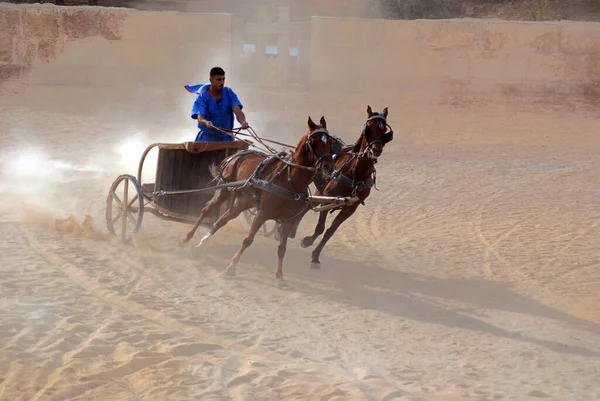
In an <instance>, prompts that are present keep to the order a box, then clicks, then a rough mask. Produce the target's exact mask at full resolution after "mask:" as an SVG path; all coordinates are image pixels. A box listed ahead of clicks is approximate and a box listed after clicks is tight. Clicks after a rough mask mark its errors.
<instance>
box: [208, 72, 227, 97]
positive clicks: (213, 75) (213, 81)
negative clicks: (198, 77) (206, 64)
mask: <svg viewBox="0 0 600 401" xmlns="http://www.w3.org/2000/svg"><path fill="white" fill-rule="evenodd" d="M210 85H211V87H212V88H213V89H215V90H217V91H221V90H223V87H224V86H225V71H224V70H223V69H222V68H221V67H213V68H211V69H210Z"/></svg>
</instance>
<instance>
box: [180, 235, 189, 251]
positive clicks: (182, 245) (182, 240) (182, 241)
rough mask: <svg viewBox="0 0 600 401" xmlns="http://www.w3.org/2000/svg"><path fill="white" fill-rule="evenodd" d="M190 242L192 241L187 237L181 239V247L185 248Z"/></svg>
mask: <svg viewBox="0 0 600 401" xmlns="http://www.w3.org/2000/svg"><path fill="white" fill-rule="evenodd" d="M188 242H190V240H188V239H187V237H184V238H179V246H180V247H181V248H185V246H186V245H187V243H188Z"/></svg>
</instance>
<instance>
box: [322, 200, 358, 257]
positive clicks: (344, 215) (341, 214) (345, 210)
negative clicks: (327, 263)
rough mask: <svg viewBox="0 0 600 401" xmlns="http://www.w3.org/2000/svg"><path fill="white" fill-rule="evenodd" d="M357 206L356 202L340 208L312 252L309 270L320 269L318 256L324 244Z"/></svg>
mask: <svg viewBox="0 0 600 401" xmlns="http://www.w3.org/2000/svg"><path fill="white" fill-rule="evenodd" d="M358 205H360V203H358V202H357V203H355V204H353V205H350V206H344V207H343V208H342V210H340V212H339V213H338V215H337V216H335V219H333V222H332V223H331V226H329V228H328V229H327V231H325V235H323V238H322V239H321V242H319V245H317V247H316V248H315V249H314V251H313V252H312V262H311V264H310V267H311V268H313V269H319V268H320V267H321V262H320V261H319V256H321V251H322V250H323V248H324V247H325V244H326V243H327V241H329V239H331V237H333V234H334V233H335V231H336V230H337V229H338V228H339V227H340V226H341V225H342V223H343V222H344V221H346V219H348V217H350V216H352V215H353V214H354V212H355V211H356V209H357V208H358Z"/></svg>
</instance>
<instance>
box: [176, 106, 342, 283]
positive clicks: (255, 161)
mask: <svg viewBox="0 0 600 401" xmlns="http://www.w3.org/2000/svg"><path fill="white" fill-rule="evenodd" d="M335 144H336V141H335V140H334V139H333V138H332V137H331V136H330V135H329V131H328V130H327V122H326V121H325V118H324V117H321V120H320V125H316V124H315V123H314V122H313V121H312V119H311V118H310V117H309V118H308V132H307V133H306V134H304V135H303V136H302V138H300V141H299V142H298V144H297V145H296V148H295V149H294V151H293V152H292V154H291V155H290V156H291V161H290V160H289V159H290V157H288V159H284V158H283V157H282V156H281V155H272V156H269V155H267V154H264V153H262V152H257V151H254V150H246V151H243V152H239V153H236V154H234V155H232V156H230V157H229V158H227V159H226V160H224V161H223V162H221V164H220V166H217V165H212V166H211V174H212V175H213V177H215V179H218V183H219V184H224V183H231V182H240V183H241V184H240V185H239V186H235V187H233V188H231V189H233V190H228V189H218V190H217V191H216V192H215V194H214V196H213V197H212V199H211V200H210V201H209V202H208V203H207V204H206V206H205V207H204V208H203V209H202V211H201V212H200V216H199V217H198V220H197V221H196V224H195V225H194V227H193V228H192V230H191V231H190V232H189V233H188V234H187V236H186V238H185V239H184V240H183V243H184V244H185V243H187V242H189V241H190V240H191V239H192V237H193V236H194V233H195V232H196V229H197V228H198V226H199V225H200V224H201V222H202V220H203V219H204V216H206V215H207V213H210V212H211V211H212V210H213V209H215V208H219V209H217V210H220V206H221V205H222V204H223V203H224V202H226V201H229V208H228V209H227V210H225V212H224V213H223V214H221V216H220V217H219V218H218V219H217V221H215V223H214V224H213V226H212V228H211V229H210V231H209V232H208V233H207V234H206V235H205V236H204V238H202V240H201V241H200V243H199V244H198V245H196V248H198V247H200V246H201V245H202V243H203V242H204V241H205V240H206V239H208V238H209V237H210V236H211V235H214V234H215V233H216V232H217V231H218V230H219V229H220V228H221V227H223V226H224V225H225V224H227V222H228V221H230V220H231V219H234V218H236V217H237V216H238V215H239V214H240V213H241V212H243V211H244V210H248V209H250V208H252V207H256V210H257V214H256V216H255V218H254V221H253V222H252V226H251V227H250V231H249V232H248V236H247V237H246V238H245V239H244V241H243V242H242V247H241V248H240V250H239V251H238V252H237V253H236V254H235V255H234V256H233V258H232V260H231V263H230V264H229V266H228V267H227V270H226V275H228V276H233V275H235V269H236V265H237V263H238V262H239V260H240V258H241V257H242V254H243V253H244V251H245V250H246V248H248V247H249V246H250V245H251V244H252V242H253V240H254V236H255V235H256V232H257V231H258V229H259V228H260V227H261V226H262V225H263V224H264V223H265V222H266V221H267V220H276V221H278V222H281V224H282V234H283V235H282V236H281V239H280V241H279V249H278V252H277V255H278V258H279V261H278V264H277V271H276V273H275V277H276V278H277V279H278V282H279V283H280V284H283V271H282V267H283V257H284V255H285V251H286V246H287V239H288V233H289V232H290V230H291V229H292V227H293V226H295V225H296V223H297V222H298V221H299V219H301V218H302V216H303V215H304V214H305V213H306V211H307V210H308V208H309V206H310V205H309V197H308V186H309V185H310V183H311V182H313V180H314V179H315V178H317V177H318V178H320V179H322V180H325V181H327V180H329V179H330V178H331V173H332V171H333V158H332V153H331V148H332V146H334V145H335Z"/></svg>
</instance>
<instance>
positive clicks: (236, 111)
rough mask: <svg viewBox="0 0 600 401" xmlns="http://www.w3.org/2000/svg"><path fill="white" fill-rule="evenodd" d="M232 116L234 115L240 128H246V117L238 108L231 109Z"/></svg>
mask: <svg viewBox="0 0 600 401" xmlns="http://www.w3.org/2000/svg"><path fill="white" fill-rule="evenodd" d="M233 114H235V118H236V120H237V121H238V123H240V125H241V126H242V128H248V123H247V122H246V115H245V114H244V112H243V111H242V109H241V108H240V106H234V107H233Z"/></svg>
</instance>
